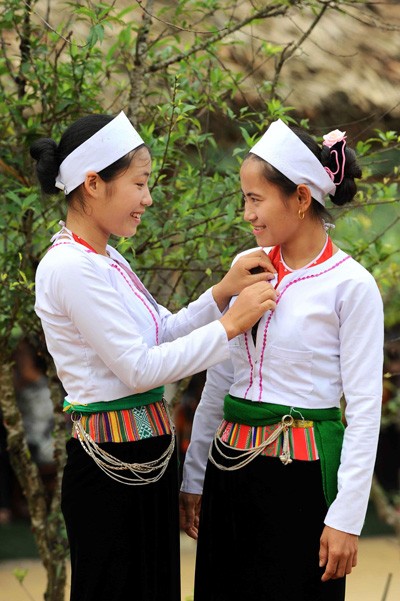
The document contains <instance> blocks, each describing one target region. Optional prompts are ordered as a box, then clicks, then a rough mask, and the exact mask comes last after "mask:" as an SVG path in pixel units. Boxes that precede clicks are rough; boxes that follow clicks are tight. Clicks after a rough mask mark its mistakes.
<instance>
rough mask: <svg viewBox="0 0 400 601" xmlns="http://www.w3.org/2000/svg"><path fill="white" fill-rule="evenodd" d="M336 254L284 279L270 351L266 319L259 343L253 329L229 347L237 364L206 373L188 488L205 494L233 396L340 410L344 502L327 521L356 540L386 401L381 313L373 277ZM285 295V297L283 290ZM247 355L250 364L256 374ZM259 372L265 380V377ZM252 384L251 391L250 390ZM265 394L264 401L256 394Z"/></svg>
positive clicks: (340, 477) (271, 330)
mask: <svg viewBox="0 0 400 601" xmlns="http://www.w3.org/2000/svg"><path fill="white" fill-rule="evenodd" d="M346 257H347V255H346V254H345V253H344V252H342V251H339V252H337V253H336V254H335V255H334V256H333V257H332V258H331V259H329V260H328V261H325V262H324V263H322V264H321V265H316V266H315V267H310V268H308V269H307V270H298V271H295V272H293V273H292V274H289V275H286V276H285V277H284V278H283V280H282V281H281V283H280V284H279V286H278V288H277V290H278V291H279V292H280V294H281V299H280V302H279V304H278V306H277V309H276V311H275V313H274V314H273V316H272V318H271V321H270V325H269V328H268V332H267V338H266V341H265V345H264V328H265V324H266V320H267V319H268V317H269V312H268V313H267V314H266V315H265V316H264V317H263V318H262V320H261V322H260V324H259V326H258V332H257V344H256V346H254V344H253V340H252V337H251V334H250V332H249V333H248V337H247V345H248V348H246V343H245V338H244V336H240V337H237V338H235V339H234V340H232V341H231V342H230V349H231V359H230V360H229V361H225V362H224V363H222V364H221V365H217V366H215V367H213V368H211V369H209V370H208V373H207V382H206V385H205V388H204V391H203V395H202V398H201V402H200V404H199V406H198V408H197V411H196V415H195V420H194V424H193V430H192V436H191V443H190V446H189V449H188V452H187V454H186V459H185V465H184V473H183V484H182V490H184V491H186V492H192V493H196V494H200V493H201V491H202V486H203V478H204V470H205V465H206V462H207V454H208V448H209V445H210V443H211V440H212V437H213V434H214V432H215V430H216V428H217V427H218V425H219V423H220V421H221V420H222V411H223V399H224V396H225V395H226V394H227V393H228V392H230V394H232V395H233V396H237V397H242V398H243V397H245V394H246V391H247V390H248V393H247V399H249V400H251V401H254V402H258V401H259V400H261V401H262V402H265V403H277V404H283V405H290V406H295V407H305V408H306V407H307V408H312V409H319V408H328V407H339V406H340V398H341V395H342V392H343V393H344V395H345V398H346V421H347V428H346V431H345V438H344V446H343V451H342V457H341V466H340V469H339V474H338V485H339V486H338V488H339V492H338V496H337V498H336V500H335V501H334V503H333V504H332V505H331V507H330V508H329V510H328V513H327V516H326V520H325V523H326V524H327V525H329V526H331V527H333V528H336V529H338V530H343V531H345V532H350V533H353V534H359V533H360V531H361V528H362V526H363V522H364V519H365V514H366V509H367V504H368V498H369V492H370V486H371V478H372V473H373V467H374V462H375V455H376V447H377V441H378V435H379V425H380V412H381V403H382V374H383V372H382V370H383V312H382V300H381V296H380V293H379V290H378V287H377V285H376V283H375V281H374V279H373V278H372V276H371V275H370V274H369V273H368V272H367V271H366V270H365V269H364V268H363V267H362V266H361V265H360V264H359V263H357V262H356V261H354V260H353V259H351V258H348V259H347V260H346V261H344V262H343V263H341V264H340V265H339V266H338V267H335V268H333V269H331V270H330V271H328V272H326V273H325V274H323V275H320V276H318V277H311V278H309V279H306V280H303V281H300V282H297V283H293V284H292V285H290V286H289V287H288V288H287V289H286V290H285V288H286V286H287V285H288V284H289V283H290V282H294V281H295V280H297V279H298V278H299V277H301V276H304V275H307V276H316V275H317V274H319V273H321V272H323V271H326V270H327V269H329V268H331V267H333V266H334V265H336V264H338V263H339V262H340V261H342V260H343V259H344V258H346ZM284 290H285V292H283V291H284ZM249 357H250V359H251V363H252V365H253V369H251V367H250V362H249ZM260 367H261V375H262V379H261V380H260V378H259V372H260ZM251 379H252V380H253V383H252V385H251V386H250V387H249V384H250V381H251ZM260 387H261V397H260Z"/></svg>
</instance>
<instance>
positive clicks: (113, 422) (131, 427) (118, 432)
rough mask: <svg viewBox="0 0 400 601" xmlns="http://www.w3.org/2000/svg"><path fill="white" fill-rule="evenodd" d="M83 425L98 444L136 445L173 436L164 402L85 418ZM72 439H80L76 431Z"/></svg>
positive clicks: (84, 416)
mask: <svg viewBox="0 0 400 601" xmlns="http://www.w3.org/2000/svg"><path fill="white" fill-rule="evenodd" d="M80 423H81V425H82V427H83V429H84V431H85V432H87V433H88V434H89V436H90V437H91V438H92V439H93V440H94V441H95V442H133V441H136V440H142V439H144V438H151V437H153V436H161V435H163V434H171V433H172V431H171V425H170V420H169V417H168V412H167V409H166V407H165V404H164V402H163V401H157V402H155V403H151V404H150V405H144V406H141V407H132V408H131V409H121V410H118V411H102V412H100V413H90V414H82V415H81V418H80ZM72 436H73V437H74V438H77V437H78V436H77V433H76V430H75V428H74V429H73V430H72Z"/></svg>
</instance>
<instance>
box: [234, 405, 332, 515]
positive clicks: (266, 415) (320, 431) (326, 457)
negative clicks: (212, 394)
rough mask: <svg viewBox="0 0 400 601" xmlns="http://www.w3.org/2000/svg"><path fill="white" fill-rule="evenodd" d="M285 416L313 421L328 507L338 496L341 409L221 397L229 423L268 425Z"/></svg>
mask: <svg viewBox="0 0 400 601" xmlns="http://www.w3.org/2000/svg"><path fill="white" fill-rule="evenodd" d="M284 415H291V416H292V417H293V418H294V419H304V420H310V421H313V422H314V432H315V442H316V444H317V449H318V455H319V458H320V463H321V472H322V486H323V489H324V494H325V499H326V502H327V505H328V507H329V506H330V505H331V504H332V502H333V501H334V500H335V498H336V495H337V472H338V469H339V465H340V455H341V451H342V444H343V436H344V425H343V423H342V412H341V410H340V409H338V408H337V407H332V408H330V409H304V408H297V407H290V406H288V405H273V404H269V403H255V402H253V401H248V400H246V399H241V398H238V397H233V396H231V395H229V394H228V395H226V397H225V400H224V418H225V419H226V420H227V421H228V422H234V423H238V424H246V425H248V426H268V425H272V424H277V423H278V422H280V420H281V418H282V417H283V416H284Z"/></svg>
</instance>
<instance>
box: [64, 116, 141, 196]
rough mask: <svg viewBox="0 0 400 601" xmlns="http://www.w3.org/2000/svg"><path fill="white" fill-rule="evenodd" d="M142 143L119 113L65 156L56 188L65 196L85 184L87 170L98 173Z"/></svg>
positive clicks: (124, 117) (127, 121) (126, 119)
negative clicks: (62, 191)
mask: <svg viewBox="0 0 400 601" xmlns="http://www.w3.org/2000/svg"><path fill="white" fill-rule="evenodd" d="M142 144H144V142H143V140H142V138H141V137H140V136H139V134H138V133H137V131H136V129H135V128H134V127H133V125H132V123H131V122H130V121H129V119H128V117H127V116H126V115H125V113H124V112H123V111H121V112H120V114H119V115H118V116H117V117H115V118H114V119H113V120H112V121H110V122H109V123H107V125H105V126H104V127H102V128H101V129H100V130H99V131H98V132H96V133H95V134H94V135H93V136H91V137H90V138H89V139H88V140H86V141H85V142H83V144H81V145H80V146H78V148H75V150H73V151H72V152H71V153H70V154H69V155H68V156H67V157H66V159H65V160H64V161H63V162H62V163H61V165H60V170H59V172H58V175H57V177H56V183H55V185H56V187H57V188H59V189H60V190H64V193H65V195H67V194H69V193H70V192H72V190H75V188H77V187H78V186H79V185H80V184H82V183H83V182H84V181H85V178H86V174H87V173H89V171H95V172H96V173H98V172H99V171H101V170H102V169H105V168H106V167H108V166H109V165H112V164H113V163H115V161H118V159H121V158H122V157H123V156H125V155H126V154H128V152H131V151H132V150H134V149H135V148H137V147H138V146H141V145H142Z"/></svg>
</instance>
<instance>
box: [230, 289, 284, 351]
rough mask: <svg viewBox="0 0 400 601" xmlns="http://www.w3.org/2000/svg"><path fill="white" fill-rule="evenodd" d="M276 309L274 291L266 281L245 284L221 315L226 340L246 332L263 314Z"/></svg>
mask: <svg viewBox="0 0 400 601" xmlns="http://www.w3.org/2000/svg"><path fill="white" fill-rule="evenodd" d="M275 309H276V291H275V290H274V288H273V287H272V286H271V284H268V283H267V282H265V281H264V282H258V283H257V284H252V285H251V286H247V288H245V289H244V290H242V292H241V293H240V294H239V296H238V297H237V299H236V301H235V302H234V303H233V304H232V306H231V307H229V309H228V311H227V312H226V313H225V314H224V315H223V316H222V317H221V319H220V322H221V323H222V325H223V326H224V328H225V330H226V333H227V336H228V340H231V338H234V337H235V336H238V335H239V334H242V333H243V332H246V330H249V329H250V328H251V327H252V326H253V325H254V324H255V323H257V321H258V320H259V319H260V318H261V317H262V316H263V315H264V313H265V312H266V311H274V310H275Z"/></svg>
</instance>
